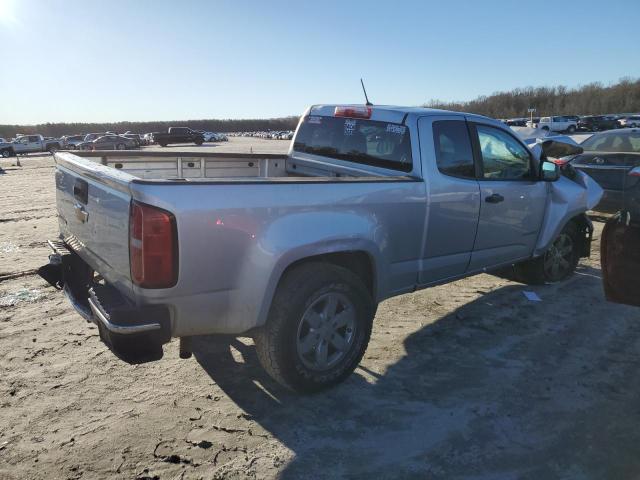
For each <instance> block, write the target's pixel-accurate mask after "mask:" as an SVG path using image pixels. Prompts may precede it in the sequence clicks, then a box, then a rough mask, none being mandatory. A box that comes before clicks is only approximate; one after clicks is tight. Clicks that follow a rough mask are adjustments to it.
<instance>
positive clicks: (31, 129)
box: [0, 117, 298, 138]
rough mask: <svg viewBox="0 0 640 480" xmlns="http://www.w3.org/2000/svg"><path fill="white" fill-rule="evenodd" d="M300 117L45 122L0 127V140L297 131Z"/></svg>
mask: <svg viewBox="0 0 640 480" xmlns="http://www.w3.org/2000/svg"><path fill="white" fill-rule="evenodd" d="M297 124H298V117H284V118H268V119H245V120H232V119H221V120H215V119H214V120H172V121H157V122H115V123H113V122H103V123H43V124H39V125H0V137H4V138H12V137H14V136H15V135H16V134H18V133H22V134H25V135H28V134H37V133H40V134H42V135H44V136H45V137H56V138H57V137H61V136H62V135H74V134H83V133H92V132H115V133H124V132H126V131H131V132H134V133H148V132H166V131H167V129H168V128H169V127H182V126H188V127H190V128H192V129H194V130H204V131H205V132H247V131H265V130H275V131H280V130H293V129H295V128H296V125H297Z"/></svg>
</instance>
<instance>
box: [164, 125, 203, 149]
mask: <svg viewBox="0 0 640 480" xmlns="http://www.w3.org/2000/svg"><path fill="white" fill-rule="evenodd" d="M153 140H154V142H155V143H157V144H159V145H161V146H163V147H166V146H167V145H170V144H175V143H195V144H196V145H202V144H203V143H204V136H203V135H202V133H200V132H197V131H195V130H191V129H190V128H189V127H169V131H168V132H167V133H162V132H157V133H154V134H153Z"/></svg>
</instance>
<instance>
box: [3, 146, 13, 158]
mask: <svg viewBox="0 0 640 480" xmlns="http://www.w3.org/2000/svg"><path fill="white" fill-rule="evenodd" d="M10 156H11V150H10V149H8V148H5V149H4V150H2V158H9V157H10Z"/></svg>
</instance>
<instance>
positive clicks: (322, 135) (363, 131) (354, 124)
mask: <svg viewBox="0 0 640 480" xmlns="http://www.w3.org/2000/svg"><path fill="white" fill-rule="evenodd" d="M293 149H294V150H295V151H297V152H304V153H311V154H314V155H322V156H324V157H330V158H335V159H338V160H346V161H348V162H353V163H359V164H363V165H371V166H374V167H381V168H388V169H392V170H400V171H402V172H410V171H411V170H412V167H413V162H412V158H411V139H410V138H409V129H408V128H407V127H406V126H405V125H400V124H398V123H388V122H378V121H374V120H364V119H360V118H340V117H322V116H314V115H309V116H307V117H306V118H305V119H304V120H303V122H302V125H301V126H300V129H299V130H298V134H297V135H296V139H295V142H294V144H293Z"/></svg>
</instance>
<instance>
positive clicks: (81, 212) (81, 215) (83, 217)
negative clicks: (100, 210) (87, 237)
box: [73, 203, 89, 223]
mask: <svg viewBox="0 0 640 480" xmlns="http://www.w3.org/2000/svg"><path fill="white" fill-rule="evenodd" d="M73 209H74V211H75V212H76V218H77V219H78V220H80V222H82V223H86V222H87V220H89V212H87V211H86V210H85V209H84V207H83V206H82V205H80V204H79V203H76V204H75V205H74V206H73Z"/></svg>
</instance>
